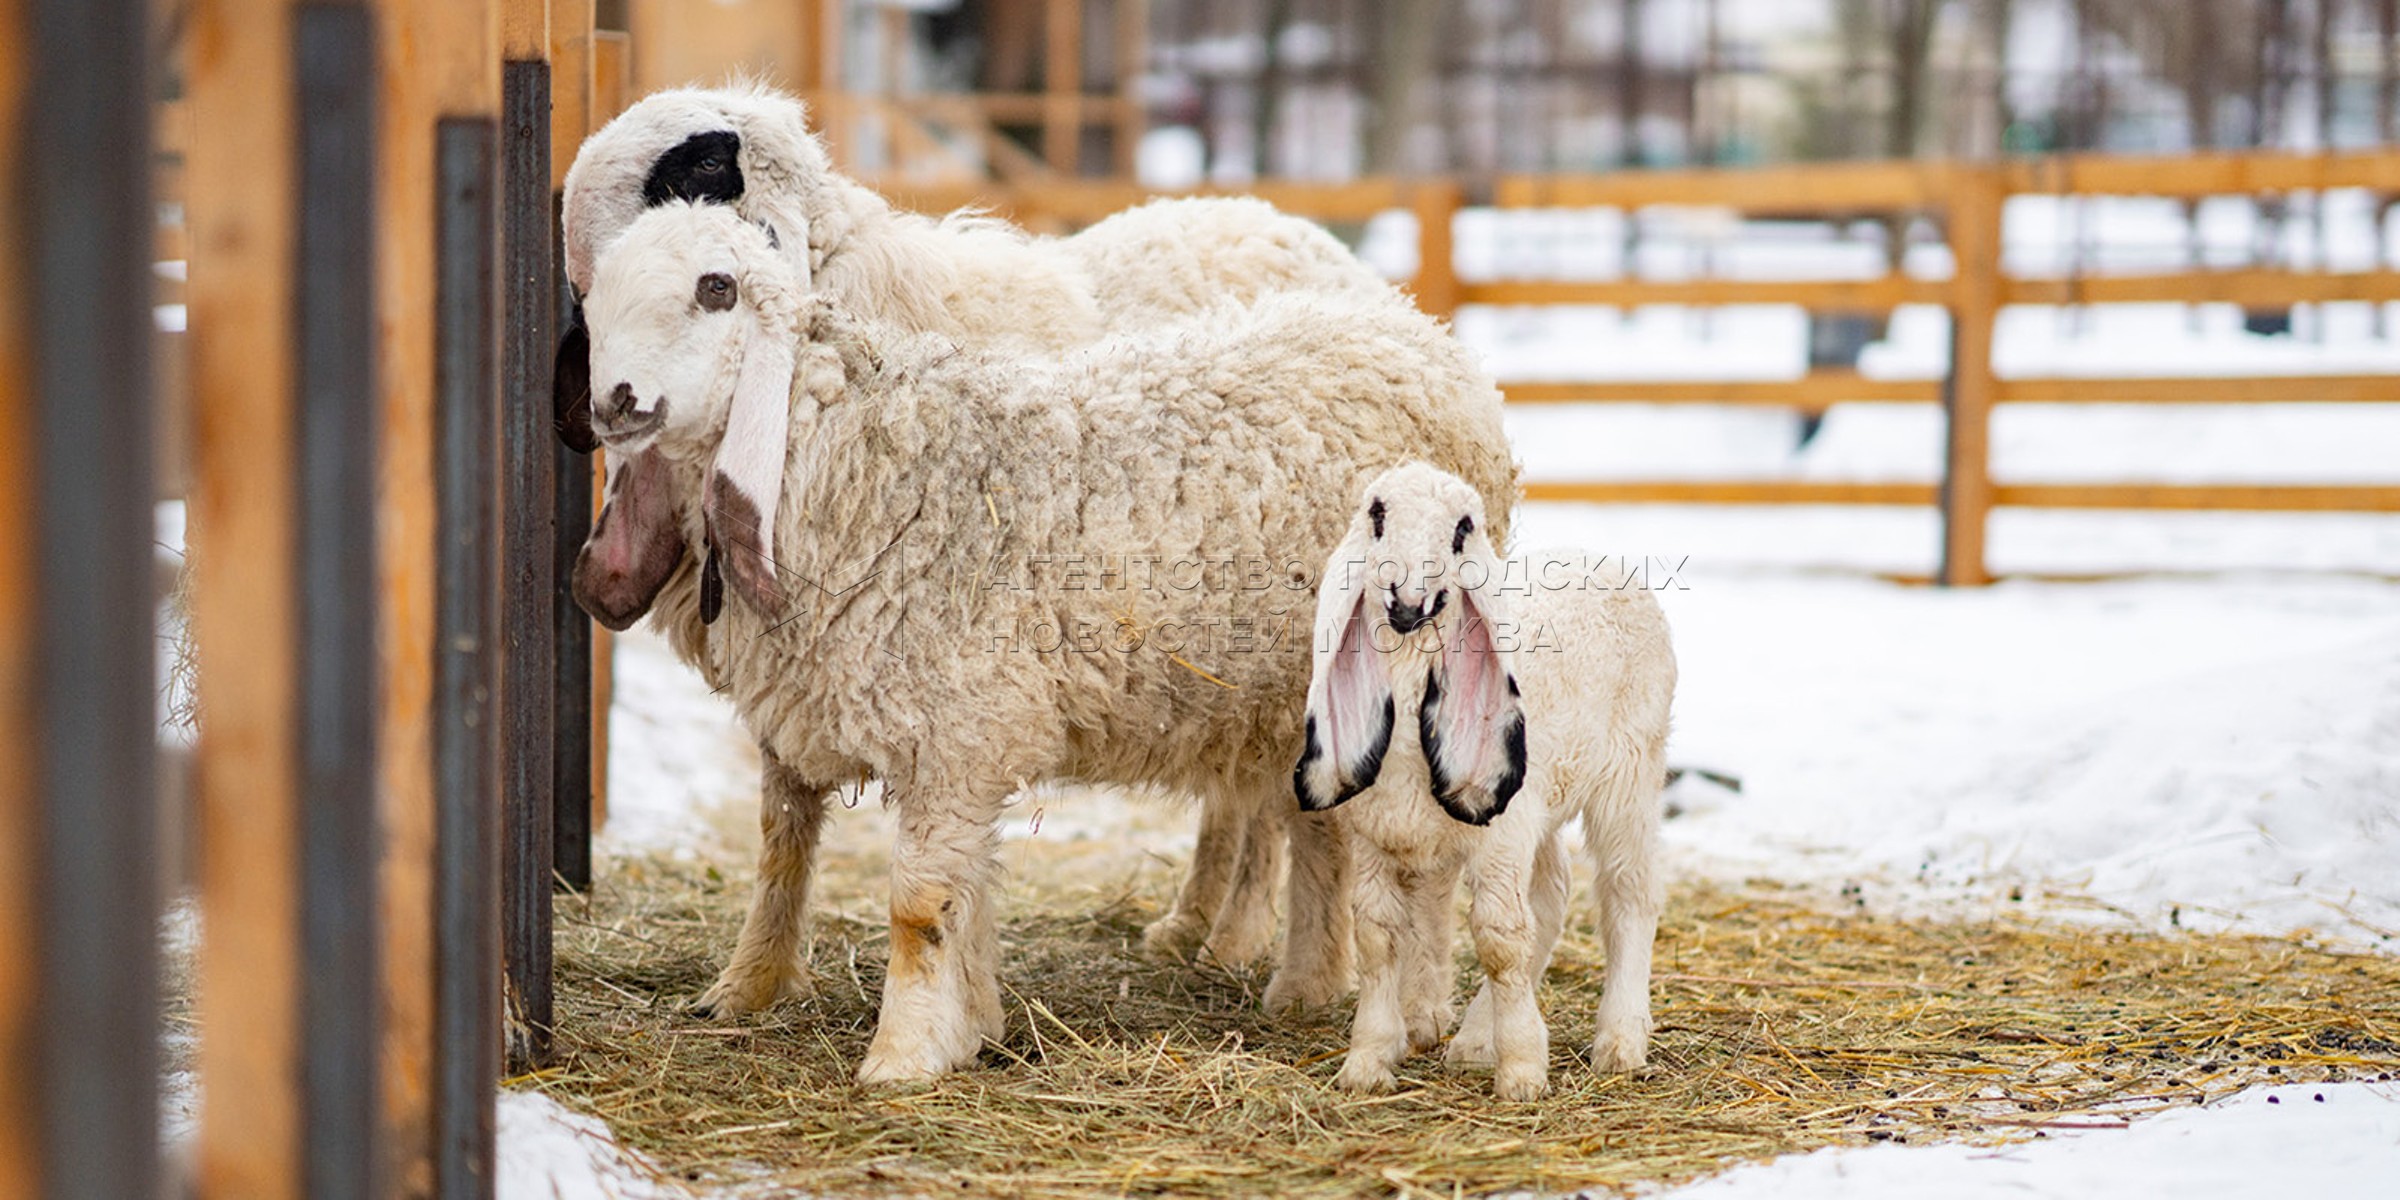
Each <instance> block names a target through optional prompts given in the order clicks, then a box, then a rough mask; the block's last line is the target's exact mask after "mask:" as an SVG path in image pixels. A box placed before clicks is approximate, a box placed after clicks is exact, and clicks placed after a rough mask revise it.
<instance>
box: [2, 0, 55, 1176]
mask: <svg viewBox="0 0 2400 1200" xmlns="http://www.w3.org/2000/svg"><path fill="white" fill-rule="evenodd" d="M31 4H32V0H0V423H5V427H6V428H9V429H29V428H31V427H32V425H33V421H34V413H35V407H34V404H33V398H32V380H31V379H29V378H27V376H28V375H29V374H30V366H31V364H30V353H29V349H28V348H29V347H30V346H31V344H32V341H33V339H32V335H31V333H30V331H29V330H28V329H27V328H26V324H27V322H28V321H29V320H30V308H31V306H30V305H28V304H26V303H25V301H26V298H27V297H28V296H29V295H30V292H31V289H30V288H28V287H27V286H26V281H27V280H28V279H30V278H31V274H30V265H29V264H27V263H25V262H24V261H22V260H23V259H24V258H25V257H26V255H27V253H28V252H29V251H30V250H31V248H32V246H33V244H34V243H33V238H32V236H31V234H30V232H29V231H28V230H26V229H25V228H24V226H23V224H22V222H23V220H24V217H23V214H22V213H20V212H19V211H18V208H17V200H18V189H17V186H16V181H17V175H18V171H19V168H20V164H21V163H22V162H23V159H24V148H23V146H22V145H21V144H20V139H21V138H22V136H23V134H24V131H25V125H24V122H23V120H22V113H23V112H24V101H25V79H26V76H27V74H28V73H29V67H30V64H29V63H27V62H26V58H27V57H28V55H27V50H26V47H27V45H28V44H29V33H28V29H29V25H30V22H31V14H30V13H29V12H28V11H26V10H27V9H29V8H30V7H31ZM32 450H33V448H32V447H31V446H29V445H27V444H26V440H25V439H24V438H22V437H12V438H0V1196H38V1195H42V1194H43V1186H44V1183H45V1180H44V1179H43V1171H42V1165H43V1164H42V1160H43V1157H44V1156H43V1154H42V1150H41V1145H42V1135H41V1115H40V1114H41V1111H42V1094H43V1093H42V1077H41V1071H40V1068H39V1066H38V1063H39V1055H40V1050H41V1044H42V1043H41V1034H42V1017H43V1013H42V1000H41V971H40V969H39V967H37V966H36V965H35V962H34V956H35V954H36V953H37V952H38V947H39V946H40V942H41V939H40V936H39V934H38V933H37V932H36V929H37V925H38V922H39V921H40V920H41V919H42V905H41V890H40V889H39V888H38V887H37V886H36V885H35V882H34V880H35V877H36V872H37V871H38V870H39V867H40V862H41V855H40V851H39V848H38V847H37V846H36V845H35V842H34V838H35V836H36V834H37V832H38V831H39V829H40V816H39V811H38V810H39V808H40V805H41V793H40V789H39V788H38V787H37V786H36V784H35V782H34V777H33V772H34V757H33V756H34V749H35V747H36V746H38V745H39V744H40V739H39V738H38V737H37V736H36V730H37V729H38V728H39V726H40V720H41V704H40V701H39V700H37V699H36V698H35V695H34V679H35V667H34V661H33V656H34V652H35V650H36V648H37V647H38V645H39V643H40V638H39V635H38V634H37V633H36V632H35V630H34V604H33V593H34V591H35V588H36V587H37V586H38V579H39V570H38V567H37V566H36V564H35V562H34V558H35V550H34V542H33V523H34V519H35V516H36V508H35V505H36V502H35V500H34V497H33V465H32V463H31V462H30V461H29V458H30V456H31V454H32Z"/></svg>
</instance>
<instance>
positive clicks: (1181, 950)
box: [1142, 912, 1208, 958]
mask: <svg viewBox="0 0 2400 1200" xmlns="http://www.w3.org/2000/svg"><path fill="white" fill-rule="evenodd" d="M1207 938H1208V925H1207V923H1206V922H1204V921H1202V920H1200V919H1199V918H1198V917H1195V916H1192V915H1191V914H1189V913H1184V912H1171V913H1168V914H1167V915H1165V916H1163V917H1160V918H1159V919H1157V920H1155V921H1152V922H1150V924H1149V925H1147V926H1145V927H1143V929H1142V949H1143V950H1146V951H1148V952H1149V953H1150V954H1152V955H1154V956H1156V957H1159V958H1190V957H1191V956H1192V952H1193V951H1195V950H1198V949H1199V948H1200V943H1201V942H1203V941H1205V940H1207Z"/></svg>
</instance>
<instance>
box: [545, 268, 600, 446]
mask: <svg viewBox="0 0 2400 1200" xmlns="http://www.w3.org/2000/svg"><path fill="white" fill-rule="evenodd" d="M550 403H551V410H552V416H551V419H552V421H553V422H554V423H555V425H556V427H557V429H558V440H560V441H562V442H565V443H566V444H567V448H568V449H570V450H573V451H574V452H575V453H577V454H590V453H591V452H592V451H594V450H597V449H599V448H600V439H599V437H597V436H596V435H594V434H593V432H592V335H591V333H590V331H588V330H586V329H585V328H584V325H583V302H582V301H581V300H578V301H576V302H575V309H574V311H573V312H572V313H571V314H569V316H568V317H567V327H566V328H565V329H564V330H562V331H560V333H559V335H558V358H557V360H556V361H555V362H553V363H552V364H551V368H550Z"/></svg>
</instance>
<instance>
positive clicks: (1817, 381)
mask: <svg viewBox="0 0 2400 1200" xmlns="http://www.w3.org/2000/svg"><path fill="white" fill-rule="evenodd" d="M1500 392H1501V395H1502V396H1504V397H1505V398H1506V399H1507V401H1508V402H1509V403H1510V404H1587V403H1610V404H1714V405H1726V406H1731V407H1740V408H1788V409H1795V410H1798V411H1801V412H1823V411H1825V410H1826V409H1828V408H1831V407H1833V406H1834V405H1836V404H1930V403H1933V402H1935V401H1938V400H1940V399H1941V398H1942V385H1941V381H1939V380H1934V379H1867V378H1865V377H1863V376H1861V375H1859V373H1858V372H1856V371H1843V370H1823V371H1812V372H1810V373H1809V374H1807V375H1803V376H1801V377H1800V378H1798V379H1774V380H1763V379H1760V380H1725V381H1699V380H1649V381H1645V380H1625V379H1612V380H1607V381H1592V382H1572V381H1570V382H1557V381H1549V380H1542V381H1525V382H1518V383H1504V384H1502V385H1500Z"/></svg>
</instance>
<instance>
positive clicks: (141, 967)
mask: <svg viewBox="0 0 2400 1200" xmlns="http://www.w3.org/2000/svg"><path fill="white" fill-rule="evenodd" d="M25 15H26V17H27V18H28V23H27V27H26V29H25V30H24V32H26V33H29V34H30V35H31V36H30V39H29V41H28V43H27V47H26V49H27V62H26V66H27V73H26V79H25V82H26V88H25V92H24V95H23V105H24V108H23V110H22V117H23V120H22V123H21V124H20V125H19V126H18V127H17V129H15V130H12V131H8V132H9V135H10V136H12V138H13V137H15V136H21V137H22V139H23V140H22V141H21V142H18V143H16V145H17V147H18V148H19V150H20V151H21V154H20V156H19V157H18V159H17V161H16V162H15V163H14V164H13V166H14V174H15V179H14V181H13V183H14V186H15V187H16V188H18V189H19V190H18V192H17V198H18V199H19V200H20V201H21V202H22V205H23V207H22V208H21V209H20V210H19V211H21V212H22V214H23V220H24V222H25V226H24V227H23V228H21V229H12V230H9V231H7V236H10V237H11V238H12V239H13V238H18V237H20V236H21V237H22V240H21V241H18V242H17V246H18V247H20V250H19V252H20V253H22V254H23V255H24V259H23V261H24V262H25V263H26V264H27V266H28V268H29V270H28V273H27V275H26V277H25V279H24V280H23V281H22V282H23V283H24V284H25V285H26V286H27V287H28V288H29V289H31V290H32V294H33V295H34V296H38V299H31V298H29V299H27V300H26V301H25V307H24V310H23V311H24V312H25V315H26V318H27V324H28V326H29V328H28V330H27V332H28V334H29V338H28V343H29V344H28V346H27V349H28V350H29V351H30V357H31V363H30V364H29V366H30V369H29V371H28V375H29V382H30V383H31V395H32V397H33V403H32V404H31V410H32V411H31V416H32V418H33V425H34V428H33V430H31V431H30V432H31V440H32V455H31V457H32V463H31V464H30V465H31V469H32V470H33V472H34V475H35V479H34V482H33V498H34V511H35V513H36V514H37V515H38V518H39V520H38V528H37V529H36V531H35V532H34V534H33V545H34V557H33V563H34V568H33V569H34V575H35V578H34V579H33V581H32V588H33V594H32V606H33V613H32V616H33V621H34V626H33V630H34V636H33V638H32V646H31V655H32V659H33V673H32V678H33V682H34V691H33V694H34V696H36V697H38V699H37V700H36V701H35V702H34V705H33V728H34V730H35V731H36V737H35V744H34V745H32V746H29V747H26V748H25V749H26V751H27V753H28V754H29V756H30V760H31V762H32V764H33V765H34V768H35V771H36V772H37V773H38V780H39V782H38V783H37V784H36V792H37V794H38V796H39V800H38V801H37V804H38V805H39V808H38V810H37V813H36V816H35V822H36V831H35V833H34V838H35V844H36V845H37V846H39V850H38V851H37V855H36V857H37V859H38V866H37V868H36V871H37V874H36V875H35V883H34V889H35V895H34V899H33V905H34V912H35V913H37V914H38V918H37V919H38V922H39V923H38V926H37V928H36V930H35V933H34V942H35V946H36V953H37V955H38V959H37V962H36V964H35V965H34V966H33V967H32V973H33V974H34V976H35V983H34V986H35V988H36V989H37V995H38V997H39V999H38V1001H37V1007H36V1011H38V1012H39V1013H40V1014H41V1026H40V1029H39V1031H38V1034H36V1035H34V1036H33V1038H32V1043H31V1045H29V1046H27V1047H26V1049H27V1050H29V1051H30V1055H29V1057H30V1058H31V1059H32V1063H31V1064H30V1065H31V1066H32V1068H33V1071H32V1074H33V1075H34V1077H35V1078H36V1079H37V1080H38V1083H37V1091H36V1093H35V1095H34V1097H33V1100H32V1102H33V1103H34V1104H37V1105H39V1107H40V1112H39V1116H38V1125H37V1127H36V1128H37V1132H36V1133H35V1137H36V1139H37V1144H36V1147H35V1151H36V1153H37V1154H38V1155H39V1156H40V1158H41V1161H40V1162H39V1163H38V1164H36V1165H35V1167H34V1170H35V1171H36V1172H37V1173H38V1175H39V1176H40V1178H41V1185H42V1187H43V1192H44V1194H45V1195H47V1196H51V1197H92V1198H95V1200H98V1198H103V1197H105V1198H109V1200H115V1198H117V1197H136V1198H139V1197H147V1196H154V1195H157V1194H158V1185H159V1180H158V1164H157V1160H156V1157H155V1155H153V1154H152V1153H150V1152H149V1148H150V1147H152V1146H154V1145H156V1144H157V1121H158V1117H157V1100H156V1094H157V1086H158V1049H157V1047H158V1008H157V986H158V984H157V979H158V966H157V961H158V960H157V953H158V951H157V947H158V942H157V938H158V926H157V915H158V897H157V895H156V892H155V888H156V886H157V880H158V872H157V870H156V869H155V867H154V865H153V862H154V858H155V856H156V853H157V846H156V844H155V843H156V834H155V829H156V822H157V816H158V814H157V810H156V807H155V805H156V802H157V801H156V795H157V793H156V792H155V790H154V784H153V770H154V766H153V758H154V751H153V746H154V742H155V737H156V733H155V730H154V729H153V728H152V724H153V719H154V718H153V713H154V712H155V711H156V706H157V692H156V687H157V683H156V678H155V676H154V675H153V674H152V654H153V647H154V646H155V641H156V640H155V639H154V638H153V637H152V631H151V619H152V614H151V604H152V602H153V596H154V592H153V588H152V585H151V578H152V575H151V571H152V568H151V564H150V553H151V552H150V542H151V531H150V526H151V517H150V505H149V502H148V501H149V496H150V471H151V463H150V457H151V437H150V419H151V412H152V409H151V403H150V355H149V354H148V352H147V348H148V346H149V344H150V337H151V333H150V314H149V305H148V296H149V273H150V272H149V264H148V261H147V260H148V257H149V248H150V244H151V228H150V227H151V223H152V220H153V216H152V213H151V209H150V202H149V190H150V172H149V152H148V149H149V145H150V132H151V131H150V113H149V109H148V106H147V103H146V102H147V100H148V95H147V87H146V85H147V82H148V78H149V76H148V66H149V54H148V49H147V41H146V37H145V27H144V17H145V15H146V6H145V5H144V4H142V3H140V2H139V0H36V2H35V3H33V4H31V5H30V6H29V9H28V11H27V12H26V14H25ZM100 148H105V149H100ZM5 1066H6V1069H11V1070H13V1069H16V1068H17V1067H18V1066H19V1063H16V1062H11V1063H8V1064H6V1065H5Z"/></svg>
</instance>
